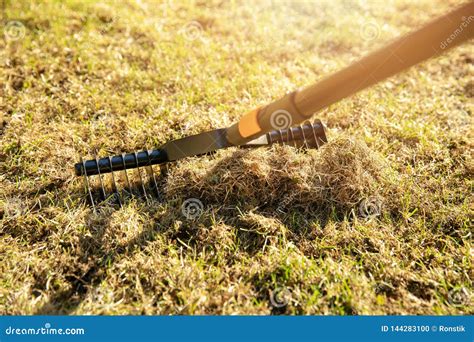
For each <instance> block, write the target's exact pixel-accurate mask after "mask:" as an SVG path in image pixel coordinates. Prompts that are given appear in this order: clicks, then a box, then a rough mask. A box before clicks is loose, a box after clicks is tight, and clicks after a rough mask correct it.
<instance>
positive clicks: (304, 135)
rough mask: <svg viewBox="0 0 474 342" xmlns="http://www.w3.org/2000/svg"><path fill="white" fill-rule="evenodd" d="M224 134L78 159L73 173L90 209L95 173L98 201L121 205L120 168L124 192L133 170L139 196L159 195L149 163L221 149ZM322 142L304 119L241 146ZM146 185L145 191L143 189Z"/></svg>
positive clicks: (317, 128) (318, 126)
mask: <svg viewBox="0 0 474 342" xmlns="http://www.w3.org/2000/svg"><path fill="white" fill-rule="evenodd" d="M224 134H225V129H217V130H214V131H210V132H205V133H201V134H197V135H193V136H190V137H186V138H183V139H178V140H174V141H170V142H168V143H166V144H165V145H163V146H162V147H161V148H159V149H153V150H144V151H139V152H133V153H126V154H125V153H123V154H120V155H115V156H107V157H104V158H100V159H99V158H95V159H91V160H87V161H84V160H82V161H81V162H80V163H77V164H75V173H76V175H77V176H84V180H85V186H86V191H87V193H88V196H89V200H90V202H91V204H92V206H93V208H94V209H95V203H94V196H93V195H92V191H91V189H92V186H91V181H90V179H89V178H90V177H92V176H97V177H95V178H96V179H97V180H98V188H99V195H100V199H101V200H102V201H104V200H106V199H108V198H111V199H114V200H115V201H116V202H117V203H118V204H120V205H122V202H123V197H126V196H124V195H121V194H120V193H121V191H119V186H118V183H119V182H118V180H117V178H119V175H118V174H116V172H118V171H122V172H121V174H122V175H123V178H124V180H125V183H124V190H125V189H128V191H125V192H126V193H128V195H131V194H133V192H134V191H133V189H134V186H132V182H131V181H130V177H129V174H128V173H127V170H131V169H137V170H136V171H137V172H136V174H137V175H138V186H136V187H135V188H138V190H139V192H140V195H143V196H144V197H145V198H147V199H148V198H149V195H150V194H151V192H154V193H155V195H156V196H157V197H158V198H159V197H160V191H159V190H158V182H157V179H156V175H155V170H154V169H153V165H163V164H165V163H168V162H171V161H174V160H178V159H181V158H184V157H187V156H193V155H200V154H205V153H208V152H212V151H209V148H210V147H213V148H214V149H216V147H217V146H218V144H221V148H224V147H228V146H231V145H228V144H225V143H222V139H221V138H220V137H221V136H223V135H224ZM219 141H220V142H219ZM326 142H327V138H326V133H325V130H324V126H323V124H322V122H321V121H320V120H315V121H314V122H313V123H311V122H309V121H307V122H305V123H304V124H302V125H300V126H296V127H290V128H288V129H281V130H274V131H271V132H268V133H267V134H265V135H263V136H261V137H259V138H257V139H255V140H252V141H250V142H248V143H246V144H244V145H242V147H247V148H252V147H253V148H255V147H260V146H270V145H273V144H285V145H290V146H294V147H297V148H313V149H317V148H319V147H321V146H322V145H323V144H325V143H326ZM207 143H210V144H211V145H208V146H207V147H206V146H205V144H207ZM143 168H145V169H146V170H147V171H146V172H145V173H143V172H142V170H141V169H143ZM108 174H110V183H111V190H112V197H110V196H107V191H106V185H107V182H106V181H105V180H104V178H105V177H106V176H107V175H108ZM147 179H148V181H147ZM147 183H148V185H147ZM147 188H148V191H147V190H146V189H147ZM150 188H151V189H150ZM122 193H123V191H122Z"/></svg>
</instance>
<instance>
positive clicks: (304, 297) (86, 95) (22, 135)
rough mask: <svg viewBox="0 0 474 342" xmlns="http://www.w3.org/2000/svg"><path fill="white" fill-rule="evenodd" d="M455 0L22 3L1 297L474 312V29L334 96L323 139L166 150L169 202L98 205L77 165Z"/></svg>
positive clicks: (207, 116) (7, 153) (315, 71)
mask: <svg viewBox="0 0 474 342" xmlns="http://www.w3.org/2000/svg"><path fill="white" fill-rule="evenodd" d="M457 4H459V2H455V1H454V2H452V1H436V4H434V3H433V1H432V0H430V1H417V2H415V1H404V0H396V1H383V2H382V1H380V2H379V1H374V2H370V1H369V2H362V1H361V2H358V1H340V2H335V1H315V2H306V1H304V2H303V1H302V2H280V1H275V2H258V4H253V2H235V1H231V2H219V1H216V2H208V1H202V2H200V1H190V2H182V3H181V2H179V3H178V2H172V1H167V2H164V3H155V2H151V1H150V2H147V1H145V0H142V1H132V0H129V1H117V2H115V3H113V2H105V1H104V2H102V3H94V2H87V1H33V2H26V1H8V2H7V3H6V5H5V8H4V10H3V12H2V15H3V17H2V32H5V30H6V28H7V27H9V26H8V23H9V22H11V21H19V22H21V23H22V25H24V28H25V31H24V36H22V37H20V39H17V40H12V39H11V34H12V33H11V32H12V31H8V32H10V33H9V34H10V36H8V33H7V35H4V36H3V37H1V39H0V85H1V87H0V113H1V114H2V116H3V121H4V124H3V128H2V131H1V136H0V139H1V140H0V204H1V207H0V225H1V226H0V313H2V314H45V313H47V314H51V313H65V314H337V315H339V314H342V315H344V314H349V315H350V314H473V313H474V311H473V309H472V308H473V305H472V304H473V303H472V296H471V294H472V290H473V286H472V275H473V266H472V259H473V249H472V218H473V204H472V203H473V202H472V200H473V197H472V185H473V183H472V174H473V170H474V164H473V159H472V150H473V149H472V148H473V144H472V141H473V139H472V110H473V102H472V97H473V91H472V89H473V81H472V73H473V68H474V67H473V62H472V61H473V58H474V56H473V44H472V42H469V43H467V44H465V45H464V46H460V47H457V48H455V49H454V50H451V51H449V52H448V53H446V54H445V55H443V56H441V57H438V58H436V59H433V60H431V61H428V62H425V63H423V64H421V65H419V66H416V67H415V68H412V69H411V70H409V71H407V72H405V73H403V74H400V75H398V76H395V77H393V78H391V79H390V80H388V81H385V82H383V83H381V84H379V85H377V86H375V87H372V88H371V89H368V90H366V91H364V92H362V93H360V94H358V95H356V96H354V97H351V98H350V99H346V100H344V101H342V102H340V103H338V104H335V105H333V106H331V107H330V108H328V109H326V110H324V111H322V112H321V113H318V115H317V117H319V118H320V119H322V120H323V122H324V123H325V124H326V125H327V127H328V136H329V140H330V142H329V143H328V144H327V145H326V146H325V147H323V148H322V149H321V150H319V151H298V150H295V149H294V148H291V147H272V148H264V149H258V150H252V151H249V150H245V151H242V150H239V149H230V150H226V151H220V152H218V153H216V154H215V155H213V156H203V157H198V158H190V159H187V160H182V161H180V162H178V163H174V164H172V165H169V167H168V171H167V174H164V173H161V174H160V173H159V170H158V169H155V171H156V175H157V178H158V181H159V183H160V188H161V189H162V192H163V194H162V195H163V201H161V202H160V201H157V200H152V201H148V202H145V201H143V200H140V199H136V200H131V201H128V202H127V203H126V204H125V205H124V206H123V208H117V207H115V206H107V205H104V206H102V207H101V208H100V210H99V212H98V213H97V214H94V213H93V211H92V208H91V207H90V206H89V205H88V203H87V201H86V196H85V193H84V187H83V183H82V180H80V179H77V178H76V177H75V176H73V173H72V168H73V165H74V163H75V162H77V161H78V160H79V158H80V157H81V156H83V157H91V156H93V153H94V150H97V151H98V154H99V155H109V154H111V153H121V152H129V151H130V152H131V151H135V150H139V149H143V148H145V147H152V146H159V145H160V144H162V143H164V142H166V141H167V140H169V139H173V138H179V137H183V136H186V135H189V134H193V133H199V132H202V131H205V130H209V129H213V128H218V127H226V126H229V125H230V124H232V123H234V122H236V121H237V120H238V118H239V117H240V116H241V115H243V114H244V113H245V112H246V111H248V110H249V109H252V108H254V107H256V106H258V105H261V104H265V103H267V102H269V101H271V100H273V99H276V98H278V97H280V96H282V95H283V94H284V93H286V92H288V91H291V90H294V89H296V88H298V87H303V86H305V85H309V84H311V83H313V82H315V81H317V80H319V79H321V78H322V77H324V76H326V75H328V74H329V73H331V72H334V71H336V70H338V69H340V68H342V67H344V66H345V65H347V64H349V63H350V62H351V61H353V60H355V59H357V58H360V57H361V56H363V55H364V54H366V53H368V52H369V51H371V50H373V49H375V48H376V47H378V46H380V45H381V44H383V43H384V42H385V41H387V40H390V39H392V38H394V37H396V36H398V35H400V34H403V33H406V32H408V31H410V29H412V28H414V27H417V26H418V25H420V24H421V23H423V22H424V21H426V20H429V19H430V18H433V17H434V16H436V15H440V14H442V13H445V12H446V11H447V10H448V9H450V8H452V7H454V6H455V5H457ZM10 25H11V24H10ZM93 183H94V184H95V185H96V183H97V180H95V181H93ZM189 198H196V199H199V200H200V201H201V202H202V203H203V209H204V211H203V213H202V215H200V216H199V217H197V218H196V219H194V220H189V219H186V217H184V216H183V214H182V212H181V205H182V203H183V202H184V201H185V200H186V199H189ZM364 203H365V204H367V203H368V204H369V205H372V206H373V207H375V208H376V209H375V210H376V212H379V215H374V216H369V217H366V215H364V210H363V204H364ZM361 208H362V209H361ZM369 209H370V208H369Z"/></svg>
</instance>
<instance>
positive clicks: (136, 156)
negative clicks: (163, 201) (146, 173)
mask: <svg viewBox="0 0 474 342" xmlns="http://www.w3.org/2000/svg"><path fill="white" fill-rule="evenodd" d="M134 154H135V162H136V163H137V172H138V177H139V178H140V183H141V185H142V190H143V194H144V195H145V198H146V201H147V202H148V194H147V193H146V190H145V184H144V183H143V178H142V173H141V171H140V169H141V168H140V167H139V166H138V155H137V152H134Z"/></svg>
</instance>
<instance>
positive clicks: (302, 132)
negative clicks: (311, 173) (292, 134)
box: [300, 122, 309, 149]
mask: <svg viewBox="0 0 474 342" xmlns="http://www.w3.org/2000/svg"><path fill="white" fill-rule="evenodd" d="M305 124H306V122H305V123H303V124H302V125H300V128H301V134H302V135H303V143H304V147H305V148H307V149H308V148H309V145H308V140H307V138H306V135H305V134H304V126H305Z"/></svg>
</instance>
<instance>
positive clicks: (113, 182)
mask: <svg viewBox="0 0 474 342" xmlns="http://www.w3.org/2000/svg"><path fill="white" fill-rule="evenodd" d="M109 165H110V173H111V175H112V190H113V191H114V195H115V198H116V199H117V201H118V202H119V205H120V208H122V200H121V199H120V194H119V192H118V188H117V183H116V182H115V175H114V170H113V169H112V158H111V157H110V156H109Z"/></svg>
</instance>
